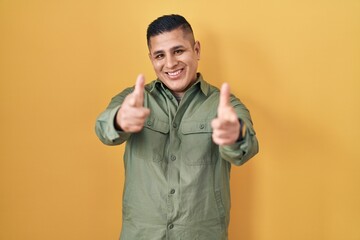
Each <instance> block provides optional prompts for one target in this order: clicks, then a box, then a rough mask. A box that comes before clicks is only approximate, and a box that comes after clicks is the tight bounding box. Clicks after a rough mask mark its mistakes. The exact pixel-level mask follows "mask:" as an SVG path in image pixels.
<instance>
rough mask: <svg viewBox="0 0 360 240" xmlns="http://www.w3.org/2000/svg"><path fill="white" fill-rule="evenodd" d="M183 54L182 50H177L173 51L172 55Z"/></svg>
mask: <svg viewBox="0 0 360 240" xmlns="http://www.w3.org/2000/svg"><path fill="white" fill-rule="evenodd" d="M183 52H184V50H183V49H177V50H175V51H174V54H176V55H180V54H182V53H183Z"/></svg>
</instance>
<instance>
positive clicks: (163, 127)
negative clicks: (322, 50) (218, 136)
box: [96, 74, 258, 240]
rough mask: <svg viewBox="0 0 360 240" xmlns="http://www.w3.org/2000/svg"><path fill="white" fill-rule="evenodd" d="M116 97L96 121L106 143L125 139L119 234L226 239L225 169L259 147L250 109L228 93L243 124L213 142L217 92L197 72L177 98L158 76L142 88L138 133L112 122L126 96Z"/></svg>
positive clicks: (131, 239) (148, 239)
mask: <svg viewBox="0 0 360 240" xmlns="http://www.w3.org/2000/svg"><path fill="white" fill-rule="evenodd" d="M132 90H133V88H128V89H125V90H124V91H123V92H121V93H120V94H118V95H116V96H115V97H114V98H113V99H112V100H111V102H110V104H109V106H108V107H107V109H106V110H105V111H104V112H103V113H101V114H100V116H99V117H98V119H97V122H96V133H97V135H98V137H99V139H100V140H101V141H102V142H103V143H104V144H107V145H118V144H121V143H123V142H125V141H126V142H127V144H126V148H125V154H124V168H125V185H124V192H123V225H122V232H121V236H120V239H121V240H174V239H176V240H179V239H181V240H227V239H228V237H227V235H228V234H227V228H228V224H229V216H230V186H229V179H230V168H231V164H234V165H241V164H243V163H245V162H246V161H247V160H249V159H250V158H251V157H253V156H254V155H255V154H256V153H257V152H258V141H257V139H256V135H255V131H254V129H253V126H252V121H251V118H250V114H249V111H248V110H247V108H246V107H245V106H244V105H243V104H242V103H241V102H240V100H239V99H237V98H236V97H234V96H231V100H230V101H231V104H232V105H233V107H234V108H235V111H236V113H237V114H238V117H239V119H240V120H241V122H242V123H244V124H245V126H246V132H245V136H244V137H243V139H242V140H240V141H239V142H237V143H235V144H233V145H230V146H221V147H219V146H218V145H216V144H215V143H214V142H213V141H212V128H211V125H210V124H211V120H212V119H214V118H215V117H216V114H217V106H218V103H219V90H218V89H217V88H215V87H214V86H211V85H210V84H208V83H207V82H205V81H204V80H203V79H202V77H201V75H200V74H199V78H198V80H197V82H196V83H195V84H194V85H193V86H192V87H190V88H189V89H188V90H187V91H186V93H185V95H184V96H183V98H182V100H181V101H180V103H178V102H177V100H176V99H175V97H174V96H173V95H172V94H171V92H170V91H169V90H168V89H167V88H166V87H165V86H164V85H163V84H162V83H161V81H159V80H155V81H153V82H151V83H149V84H147V85H146V86H145V93H144V107H147V108H149V109H150V111H151V113H150V116H149V117H148V118H147V120H146V122H145V124H144V128H143V130H142V131H141V132H139V133H133V134H129V133H124V132H121V131H117V130H116V129H115V127H114V118H115V115H116V113H117V111H118V109H119V108H120V106H121V103H122V102H123V100H124V98H125V97H126V96H127V94H129V93H131V92H132Z"/></svg>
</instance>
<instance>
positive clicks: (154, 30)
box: [146, 14, 193, 46]
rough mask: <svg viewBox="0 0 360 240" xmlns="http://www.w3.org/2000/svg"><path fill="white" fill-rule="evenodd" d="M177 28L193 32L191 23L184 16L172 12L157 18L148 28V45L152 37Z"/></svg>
mask: <svg viewBox="0 0 360 240" xmlns="http://www.w3.org/2000/svg"><path fill="white" fill-rule="evenodd" d="M177 28H182V30H183V31H184V32H186V33H191V34H193V30H192V28H191V25H190V23H189V22H188V21H186V19H185V18H184V17H183V16H180V15H177V14H171V15H164V16H162V17H159V18H157V19H155V20H154V21H153V22H152V23H150V25H149V26H148V28H147V33H146V39H147V44H148V46H149V44H150V38H151V37H153V36H156V35H159V34H161V33H164V32H170V31H172V30H174V29H177Z"/></svg>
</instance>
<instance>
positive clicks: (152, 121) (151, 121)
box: [144, 117, 170, 134]
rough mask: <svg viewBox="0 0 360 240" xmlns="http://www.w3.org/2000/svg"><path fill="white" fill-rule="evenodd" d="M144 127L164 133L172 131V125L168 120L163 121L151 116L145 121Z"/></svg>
mask: <svg viewBox="0 0 360 240" xmlns="http://www.w3.org/2000/svg"><path fill="white" fill-rule="evenodd" d="M144 127H146V128H149V129H151V130H154V131H156V132H160V133H164V134H166V133H169V131H170V126H169V123H168V122H163V121H161V120H159V119H156V118H151V117H149V118H148V119H147V120H146V121H145V123H144Z"/></svg>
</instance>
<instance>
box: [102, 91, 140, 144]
mask: <svg viewBox="0 0 360 240" xmlns="http://www.w3.org/2000/svg"><path fill="white" fill-rule="evenodd" d="M132 90H133V88H127V89H125V90H124V91H122V92H121V93H119V94H118V95H116V96H115V97H113V98H112V99H111V102H110V103H109V105H108V106H107V108H106V109H105V111H103V112H102V113H101V114H100V115H99V116H98V117H97V119H96V123H95V132H96V135H97V136H98V138H99V139H100V141H101V142H103V143H104V144H106V145H111V146H112V145H119V144H121V143H123V142H125V141H126V140H127V139H128V138H129V137H130V135H131V133H125V132H123V131H119V130H117V129H115V125H114V121H115V117H116V114H117V112H118V110H119V109H120V107H121V104H122V103H123V101H124V99H125V97H126V96H127V95H128V94H129V93H131V92H132Z"/></svg>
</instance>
